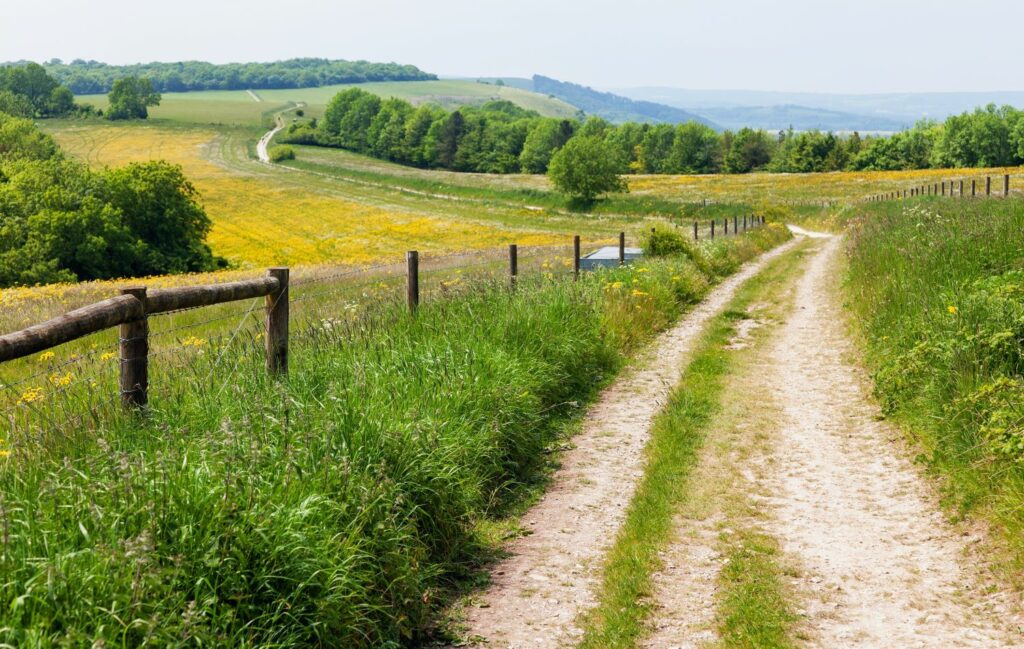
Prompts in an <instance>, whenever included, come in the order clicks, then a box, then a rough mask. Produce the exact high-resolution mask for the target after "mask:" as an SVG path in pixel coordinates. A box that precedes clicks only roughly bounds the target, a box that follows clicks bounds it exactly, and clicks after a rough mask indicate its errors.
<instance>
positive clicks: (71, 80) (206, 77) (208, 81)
mask: <svg viewBox="0 0 1024 649" xmlns="http://www.w3.org/2000/svg"><path fill="white" fill-rule="evenodd" d="M3 65H9V64H3ZM43 67H45V68H46V70H47V71H48V72H49V73H50V74H52V75H53V76H54V77H55V78H56V79H57V80H58V81H60V82H61V83H62V84H64V85H65V86H67V87H68V88H70V89H71V92H73V93H75V94H76V95H88V94H98V93H105V92H109V91H110V87H111V85H113V83H114V81H115V80H117V79H120V78H122V77H127V76H139V77H149V78H150V79H151V80H152V82H153V86H154V87H155V88H156V90H157V91H158V92H189V91H194V90H250V89H251V90H265V89H278V88H316V87H319V86H330V85H335V84H341V83H365V82H369V81H425V80H430V79H437V76H436V75H433V74H429V73H427V72H424V71H422V70H420V69H419V68H417V67H416V66H413V65H400V64H398V63H371V62H369V61H342V60H330V59H313V58H304V59H288V60H286V61H274V62H271V63H225V64H217V63H207V62H205V61H182V62H178V63H135V64H132V65H109V64H107V63H100V62H99V61H83V60H81V59H75V60H74V61H72V62H71V63H63V62H61V61H60V60H58V59H54V60H52V61H49V62H47V63H44V64H43Z"/></svg>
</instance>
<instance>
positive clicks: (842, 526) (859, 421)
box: [762, 237, 1024, 648]
mask: <svg viewBox="0 0 1024 649" xmlns="http://www.w3.org/2000/svg"><path fill="white" fill-rule="evenodd" d="M841 250H842V248H841V239H840V238H838V237H836V238H832V239H831V240H829V241H827V242H825V243H824V244H823V245H821V246H820V248H819V249H818V251H817V252H816V253H815V254H814V256H813V257H812V258H811V259H810V262H809V265H808V267H807V270H806V272H805V273H804V274H803V276H802V277H801V278H800V279H799V280H798V283H797V286H796V295H795V306H794V308H793V312H792V313H791V314H790V316H789V318H788V319H787V320H786V322H785V323H784V324H782V325H781V327H780V328H779V330H777V331H776V332H775V338H774V340H773V341H771V343H772V347H771V349H770V353H769V365H770V372H769V374H768V376H767V377H766V382H765V383H766V387H767V388H768V389H769V390H770V392H771V393H772V397H773V401H774V402H775V403H777V404H778V405H779V407H780V409H781V421H780V430H779V432H778V437H777V440H776V444H775V448H774V449H773V451H772V452H771V456H770V457H768V458H766V461H767V462H768V465H767V467H768V471H766V472H765V474H766V475H768V476H771V477H769V478H768V480H767V484H765V485H764V486H765V487H766V497H765V498H764V499H763V501H762V504H763V506H764V507H765V508H766V509H767V510H768V512H769V513H770V514H771V515H770V516H769V517H768V518H767V521H766V523H765V528H766V531H768V532H769V533H770V534H772V535H774V536H775V537H776V538H778V539H779V540H780V542H781V544H782V548H783V551H784V552H786V553H787V554H788V555H790V556H791V557H794V558H795V559H796V561H797V562H798V563H799V564H800V565H801V566H802V569H803V573H804V575H803V577H802V579H801V580H800V581H801V582H802V583H799V584H798V585H799V586H800V589H801V590H803V591H804V592H805V593H809V595H807V597H806V599H807V601H806V602H805V604H806V610H805V611H804V613H805V615H806V621H807V626H808V628H809V630H810V635H811V638H812V643H813V644H814V645H815V646H820V647H878V648H881V647H936V648H939V647H943V648H947V647H948V648H952V647H978V648H981V647H987V648H992V647H1024V636H1022V635H1021V633H1020V627H1019V625H1020V623H1021V620H1020V618H1019V617H1018V614H1019V610H1018V607H1017V604H1018V603H1019V602H1015V601H1014V598H1013V597H1012V596H1011V595H1009V594H1008V593H1006V592H1001V591H1000V589H998V588H992V589H988V588H985V585H986V584H984V581H985V578H984V576H983V575H981V574H979V572H978V571H977V569H976V565H972V564H977V562H976V561H975V560H974V559H972V557H971V549H972V547H973V546H974V544H975V543H977V542H978V541H979V540H980V539H979V533H978V532H973V533H969V532H967V531H958V530H956V529H955V528H954V527H953V526H951V525H950V524H949V523H948V522H947V521H946V519H945V517H944V516H943V515H942V513H941V511H940V510H939V508H938V506H937V504H936V499H935V495H934V492H933V489H932V488H931V486H930V485H929V484H928V483H927V481H926V480H925V479H923V478H922V476H921V475H920V473H919V471H918V470H917V469H916V468H915V467H914V466H913V464H912V463H911V462H910V460H909V459H908V457H907V456H908V453H907V448H906V446H905V444H904V442H903V438H902V436H901V433H900V431H898V430H897V429H896V428H895V427H894V426H892V425H890V424H888V423H887V422H885V421H882V420H881V418H880V416H879V414H880V413H879V410H878V407H877V405H876V404H875V403H874V402H873V401H872V400H871V399H870V398H869V397H868V396H867V395H868V394H869V391H870V386H869V381H868V378H867V377H866V376H865V375H864V373H863V372H862V371H861V370H860V369H859V367H858V366H857V365H856V364H855V363H853V362H851V358H853V357H855V355H856V349H855V347H854V346H853V344H852V343H851V341H850V339H849V337H848V336H847V335H846V332H845V325H844V315H843V313H842V310H841V307H840V306H839V304H838V299H839V298H838V295H839V284H838V282H837V281H836V278H837V277H838V274H839V272H838V270H837V266H836V261H837V258H838V256H839V254H840V253H841Z"/></svg>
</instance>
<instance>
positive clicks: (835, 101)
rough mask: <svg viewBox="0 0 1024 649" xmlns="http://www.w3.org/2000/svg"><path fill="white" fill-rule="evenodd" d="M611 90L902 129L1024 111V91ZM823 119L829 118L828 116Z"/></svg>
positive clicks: (706, 106)
mask: <svg viewBox="0 0 1024 649" xmlns="http://www.w3.org/2000/svg"><path fill="white" fill-rule="evenodd" d="M611 90H612V91H613V92H616V93H619V94H621V95H624V96H626V97H630V98H632V99H636V100H642V101H656V102H661V103H664V104H668V105H669V106H676V107H678V108H683V109H686V110H690V111H696V112H698V113H701V114H704V113H708V114H709V115H710V114H713V113H715V111H718V110H721V109H725V108H752V107H771V108H778V107H790V106H800V107H802V108H805V109H817V110H822V111H834V112H839V113H847V114H850V115H853V116H856V118H857V119H858V120H864V119H865V118H883V119H886V120H893V121H895V122H900V123H902V124H904V125H911V124H913V123H914V122H916V121H917V120H919V119H923V118H931V119H935V120H943V119H945V118H946V117H949V116H950V115H956V114H959V113H962V112H964V111H966V110H973V109H974V108H975V107H977V106H985V105H987V104H989V103H995V104H999V105H1002V104H1009V105H1011V106H1015V107H1018V108H1020V107H1022V106H1024V92H1018V91H993V92H921V93H913V92H911V93H877V94H831V93H814V92H775V91H760V90H689V89H684V88H665V87H643V88H616V89H611ZM822 118H823V119H825V116H823V117H822ZM794 126H795V125H794ZM847 130H850V129H847Z"/></svg>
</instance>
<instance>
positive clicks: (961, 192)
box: [960, 180, 964, 198]
mask: <svg viewBox="0 0 1024 649" xmlns="http://www.w3.org/2000/svg"><path fill="white" fill-rule="evenodd" d="M963 197H964V181H962V180H961V181H960V198H963Z"/></svg>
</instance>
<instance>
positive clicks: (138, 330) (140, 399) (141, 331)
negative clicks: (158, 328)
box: [118, 286, 149, 410]
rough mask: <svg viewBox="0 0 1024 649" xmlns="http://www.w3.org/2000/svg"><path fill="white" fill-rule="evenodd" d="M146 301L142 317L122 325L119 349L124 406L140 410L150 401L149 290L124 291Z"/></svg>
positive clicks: (143, 305)
mask: <svg viewBox="0 0 1024 649" xmlns="http://www.w3.org/2000/svg"><path fill="white" fill-rule="evenodd" d="M121 295H131V296H133V297H135V298H136V299H137V300H139V301H140V302H142V316H141V317H139V318H138V319H137V320H133V321H131V322H125V323H124V324H122V325H120V327H119V333H118V339H119V340H118V346H119V350H120V356H121V372H120V377H119V386H120V390H121V403H122V404H123V405H124V406H125V407H126V408H129V409H132V410H137V409H139V408H142V407H144V406H145V405H146V403H147V402H148V401H149V320H148V319H147V318H146V287H145V286H132V287H130V288H123V289H121Z"/></svg>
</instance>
